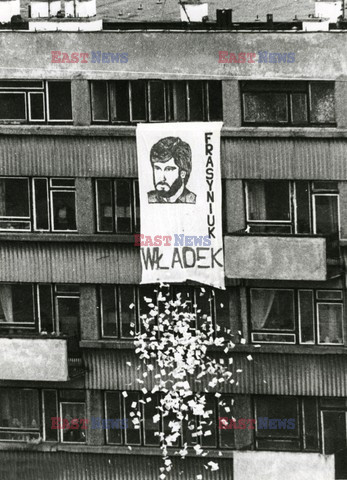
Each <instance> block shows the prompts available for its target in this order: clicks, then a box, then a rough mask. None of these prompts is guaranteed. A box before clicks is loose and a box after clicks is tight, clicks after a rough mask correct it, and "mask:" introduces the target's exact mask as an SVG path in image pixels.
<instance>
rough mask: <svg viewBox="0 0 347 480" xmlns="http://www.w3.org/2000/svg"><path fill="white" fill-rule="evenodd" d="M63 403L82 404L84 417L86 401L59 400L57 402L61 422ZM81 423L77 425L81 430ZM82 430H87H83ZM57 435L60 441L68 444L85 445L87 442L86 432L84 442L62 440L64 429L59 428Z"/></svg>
mask: <svg viewBox="0 0 347 480" xmlns="http://www.w3.org/2000/svg"><path fill="white" fill-rule="evenodd" d="M63 405H83V410H84V417H83V418H86V402H66V401H63V402H62V401H60V402H59V413H60V418H61V421H62V422H63V418H64V417H63ZM81 426H82V425H81V424H80V425H79V429H78V430H81ZM76 430H77V429H76ZM83 431H84V432H87V430H83ZM59 436H60V442H61V443H65V444H68V445H86V444H87V434H86V439H85V441H84V442H67V441H64V429H63V428H62V429H59Z"/></svg>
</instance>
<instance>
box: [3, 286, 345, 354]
mask: <svg viewBox="0 0 347 480" xmlns="http://www.w3.org/2000/svg"><path fill="white" fill-rule="evenodd" d="M98 289H99V290H98V291H99V306H98V310H99V314H100V336H101V337H102V338H106V339H107V338H108V339H131V338H133V335H132V332H134V331H135V332H141V315H144V314H147V313H148V312H149V307H148V304H147V302H146V301H145V300H144V298H151V299H152V301H153V303H157V304H158V307H159V308H160V305H161V304H162V303H161V302H157V295H158V290H157V289H156V287H154V286H152V285H142V286H134V285H117V286H115V285H102V286H100V287H98ZM167 293H168V295H169V298H176V296H177V295H180V298H181V301H182V303H184V302H185V304H186V311H190V312H192V313H195V314H196V324H194V325H192V326H191V328H192V329H195V328H199V327H200V326H201V325H202V324H203V323H204V322H206V320H207V319H211V321H212V325H213V327H214V330H215V331H216V330H218V329H220V331H221V332H222V333H223V336H228V335H229V332H230V329H231V322H233V325H234V330H235V325H236V324H237V319H236V318H234V317H235V315H238V314H237V313H235V312H237V311H238V306H237V305H236V302H237V301H238V300H237V298H236V296H235V294H234V290H233V289H227V290H213V289H211V288H208V287H205V288H204V289H201V288H198V287H190V286H183V285H180V286H175V287H170V291H168V292H167ZM248 293H249V295H248V299H249V315H250V326H251V341H252V342H253V343H288V344H307V345H313V344H317V345H343V344H344V311H343V293H342V291H341V290H323V289H309V288H305V289H304V288H303V289H290V288H282V289H279V288H276V289H274V288H251V289H249V291H248ZM79 318H80V311H79V287H78V286H74V285H48V284H0V331H3V332H10V333H14V332H17V333H21V334H25V333H35V332H36V333H42V332H47V333H52V332H55V333H57V334H64V335H67V336H68V337H69V338H70V346H71V347H73V346H74V347H75V350H77V349H78V341H79V339H80V335H79V330H80V322H79ZM231 333H232V334H233V335H235V334H236V332H235V331H233V332H231Z"/></svg>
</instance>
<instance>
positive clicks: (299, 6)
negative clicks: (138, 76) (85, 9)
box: [97, 0, 314, 22]
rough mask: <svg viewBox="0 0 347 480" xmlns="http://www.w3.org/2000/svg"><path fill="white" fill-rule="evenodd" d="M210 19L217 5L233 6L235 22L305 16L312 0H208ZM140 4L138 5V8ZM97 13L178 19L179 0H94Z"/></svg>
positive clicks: (141, 18) (117, 17) (136, 18)
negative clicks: (268, 16)
mask: <svg viewBox="0 0 347 480" xmlns="http://www.w3.org/2000/svg"><path fill="white" fill-rule="evenodd" d="M207 3H208V6H209V19H210V20H213V19H215V17H216V9H217V8H232V9H233V21H234V22H245V21H248V22H252V21H254V20H255V19H256V17H257V15H258V16H259V19H260V20H261V21H265V20H266V14H267V13H272V14H273V16H274V21H280V20H286V21H288V20H292V19H293V18H294V17H295V15H297V17H298V18H302V17H307V15H308V14H310V13H314V0H289V1H288V0H275V1H270V0H232V1H231V0H211V1H209V2H207ZM139 8H140V9H139ZM97 9H98V13H99V14H100V15H101V16H102V17H103V18H104V19H109V20H113V21H138V22H140V21H158V22H159V21H179V20H180V10H179V4H178V0H143V1H141V0H97Z"/></svg>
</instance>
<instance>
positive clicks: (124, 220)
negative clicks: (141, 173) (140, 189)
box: [115, 179, 132, 233]
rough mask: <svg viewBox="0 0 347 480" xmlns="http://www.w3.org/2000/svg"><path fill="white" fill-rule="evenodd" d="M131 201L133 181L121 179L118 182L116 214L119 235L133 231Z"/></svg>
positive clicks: (116, 183) (116, 188)
mask: <svg viewBox="0 0 347 480" xmlns="http://www.w3.org/2000/svg"><path fill="white" fill-rule="evenodd" d="M131 201H132V191H131V181H130V180H121V179H118V180H116V181H115V214H116V222H117V233H130V232H131V231H132V216H131Z"/></svg>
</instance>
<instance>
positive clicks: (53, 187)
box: [33, 178, 77, 232]
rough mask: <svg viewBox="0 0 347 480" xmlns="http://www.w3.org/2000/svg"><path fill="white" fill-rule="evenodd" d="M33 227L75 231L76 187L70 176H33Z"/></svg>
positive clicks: (36, 228)
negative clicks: (49, 177)
mask: <svg viewBox="0 0 347 480" xmlns="http://www.w3.org/2000/svg"><path fill="white" fill-rule="evenodd" d="M33 196H34V207H35V210H34V218H35V221H34V229H35V230H40V231H41V230H42V231H53V232H65V231H76V230H77V226H76V188H75V180H74V179H71V178H51V179H47V178H34V179H33Z"/></svg>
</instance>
